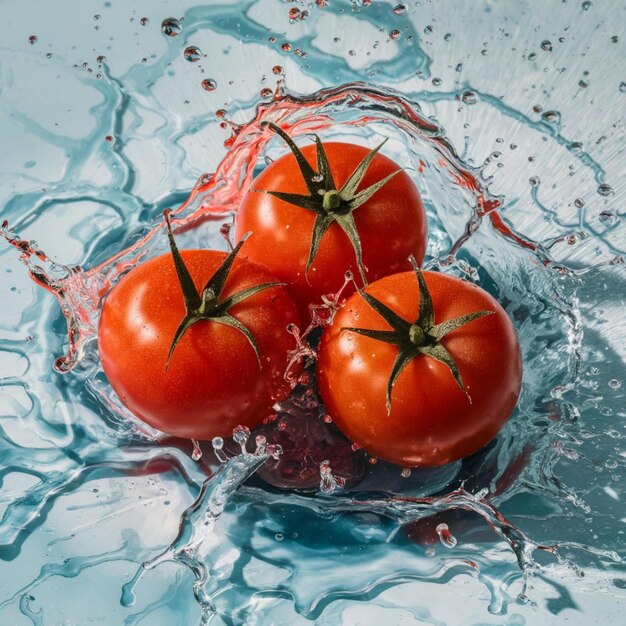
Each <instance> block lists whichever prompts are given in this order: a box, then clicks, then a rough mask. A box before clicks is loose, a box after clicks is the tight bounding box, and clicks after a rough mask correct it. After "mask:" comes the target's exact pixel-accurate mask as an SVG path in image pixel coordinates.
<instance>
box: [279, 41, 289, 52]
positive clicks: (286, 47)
mask: <svg viewBox="0 0 626 626" xmlns="http://www.w3.org/2000/svg"><path fill="white" fill-rule="evenodd" d="M281 49H282V50H284V51H285V52H290V51H291V44H290V43H284V44H283V45H282V46H281Z"/></svg>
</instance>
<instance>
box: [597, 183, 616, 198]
mask: <svg viewBox="0 0 626 626" xmlns="http://www.w3.org/2000/svg"><path fill="white" fill-rule="evenodd" d="M597 192H598V193H599V194H600V195H601V196H604V197H605V198H606V196H610V195H611V194H612V193H614V191H613V187H611V185H607V184H606V183H602V184H601V185H599V186H598V189H597Z"/></svg>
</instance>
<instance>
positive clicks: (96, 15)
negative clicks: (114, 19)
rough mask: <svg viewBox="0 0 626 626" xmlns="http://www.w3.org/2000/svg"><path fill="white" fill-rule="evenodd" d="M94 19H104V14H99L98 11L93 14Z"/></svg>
mask: <svg viewBox="0 0 626 626" xmlns="http://www.w3.org/2000/svg"><path fill="white" fill-rule="evenodd" d="M93 19H94V20H96V21H98V20H100V19H102V15H99V14H98V13H96V14H95V15H94V16H93Z"/></svg>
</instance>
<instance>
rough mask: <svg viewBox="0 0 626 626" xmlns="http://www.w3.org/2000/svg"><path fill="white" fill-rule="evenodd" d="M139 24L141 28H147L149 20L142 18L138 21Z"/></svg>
mask: <svg viewBox="0 0 626 626" xmlns="http://www.w3.org/2000/svg"><path fill="white" fill-rule="evenodd" d="M139 23H140V24H141V25H142V26H147V25H148V24H149V23H150V18H147V17H142V18H141V19H140V20H139Z"/></svg>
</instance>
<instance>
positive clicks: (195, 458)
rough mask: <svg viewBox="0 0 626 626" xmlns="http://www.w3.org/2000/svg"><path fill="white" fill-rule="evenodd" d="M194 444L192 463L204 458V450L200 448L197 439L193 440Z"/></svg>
mask: <svg viewBox="0 0 626 626" xmlns="http://www.w3.org/2000/svg"><path fill="white" fill-rule="evenodd" d="M191 442H192V443H193V451H192V452H191V459H192V461H199V460H200V459H201V458H202V448H201V447H200V443H199V442H198V441H196V440H195V439H192V440H191Z"/></svg>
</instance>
